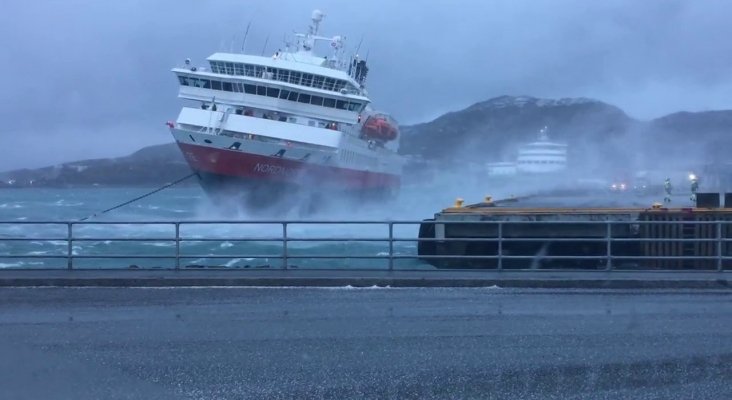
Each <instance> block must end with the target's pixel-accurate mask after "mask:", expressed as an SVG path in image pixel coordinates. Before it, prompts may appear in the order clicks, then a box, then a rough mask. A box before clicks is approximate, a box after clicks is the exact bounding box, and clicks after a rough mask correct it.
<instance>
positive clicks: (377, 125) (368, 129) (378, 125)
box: [361, 115, 399, 142]
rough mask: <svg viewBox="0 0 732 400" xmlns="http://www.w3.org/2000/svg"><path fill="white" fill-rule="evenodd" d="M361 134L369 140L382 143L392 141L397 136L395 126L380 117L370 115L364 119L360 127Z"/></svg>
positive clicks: (397, 132) (397, 131)
mask: <svg viewBox="0 0 732 400" xmlns="http://www.w3.org/2000/svg"><path fill="white" fill-rule="evenodd" d="M361 133H362V134H363V135H364V136H365V137H367V138H369V139H377V140H381V141H384V142H387V141H389V140H394V139H396V138H397V136H398V135H399V130H398V128H397V126H396V125H394V124H392V123H391V122H389V120H388V119H387V118H386V117H384V116H381V115H372V116H370V117H368V118H367V119H366V122H364V123H363V127H361Z"/></svg>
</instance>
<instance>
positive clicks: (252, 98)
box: [167, 10, 403, 207]
mask: <svg viewBox="0 0 732 400" xmlns="http://www.w3.org/2000/svg"><path fill="white" fill-rule="evenodd" d="M323 17H324V14H323V13H322V12H320V11H318V10H316V11H313V13H312V16H311V24H310V26H309V29H308V30H307V32H306V33H298V34H295V35H294V37H293V40H292V43H289V44H287V45H286V46H285V48H284V49H279V50H277V51H275V52H274V53H271V54H268V55H266V56H264V55H250V54H243V53H215V54H212V55H211V56H209V57H208V58H207V61H208V64H207V65H205V66H194V65H193V64H192V63H191V61H190V59H186V60H185V63H184V65H182V66H181V67H176V68H173V69H172V72H173V73H174V74H175V75H176V77H177V79H178V82H179V84H180V89H179V95H178V97H179V98H182V99H184V100H185V101H186V103H187V104H186V105H185V106H184V107H183V108H182V110H181V111H180V114H179V115H178V118H177V119H176V120H175V121H169V122H168V123H167V124H168V126H169V128H170V132H171V133H172V135H173V137H174V138H175V140H176V142H177V144H178V146H179V148H180V150H181V152H182V153H183V155H184V157H185V159H186V160H187V162H188V164H189V165H190V166H191V168H192V169H193V170H194V171H195V172H196V173H197V175H198V177H199V180H200V183H201V186H202V187H203V188H204V190H205V191H206V192H207V193H208V194H209V195H210V196H211V197H212V198H214V199H219V198H222V197H226V198H231V196H234V197H235V198H237V199H238V198H242V199H243V200H245V201H246V205H248V206H250V207H259V206H265V205H270V204H272V203H275V202H278V201H281V200H285V199H286V200H289V201H290V202H292V201H293V199H298V201H299V200H300V199H302V198H303V197H302V196H294V194H296V193H297V194H299V193H305V194H308V195H309V197H313V196H315V197H318V196H327V197H332V196H334V195H338V194H348V195H352V196H355V197H356V198H358V199H365V198H376V199H384V198H389V197H393V196H394V195H395V194H396V193H397V191H398V189H399V186H400V177H401V171H402V164H403V161H402V158H401V157H400V156H399V155H398V153H397V150H398V146H399V130H398V125H397V123H396V122H395V121H394V120H393V119H392V118H391V117H390V116H389V115H387V114H385V113H380V112H376V111H374V110H373V109H372V107H371V100H370V98H369V96H368V92H367V91H366V77H367V74H368V72H369V67H368V65H367V63H366V61H367V60H365V59H361V58H359V56H358V55H357V54H350V55H348V54H347V53H346V49H345V46H344V45H345V39H344V38H343V37H342V36H329V37H326V36H321V35H320V34H319V30H320V24H321V22H322V21H323ZM318 48H326V49H328V50H327V51H326V52H323V53H321V54H318V53H317V51H318Z"/></svg>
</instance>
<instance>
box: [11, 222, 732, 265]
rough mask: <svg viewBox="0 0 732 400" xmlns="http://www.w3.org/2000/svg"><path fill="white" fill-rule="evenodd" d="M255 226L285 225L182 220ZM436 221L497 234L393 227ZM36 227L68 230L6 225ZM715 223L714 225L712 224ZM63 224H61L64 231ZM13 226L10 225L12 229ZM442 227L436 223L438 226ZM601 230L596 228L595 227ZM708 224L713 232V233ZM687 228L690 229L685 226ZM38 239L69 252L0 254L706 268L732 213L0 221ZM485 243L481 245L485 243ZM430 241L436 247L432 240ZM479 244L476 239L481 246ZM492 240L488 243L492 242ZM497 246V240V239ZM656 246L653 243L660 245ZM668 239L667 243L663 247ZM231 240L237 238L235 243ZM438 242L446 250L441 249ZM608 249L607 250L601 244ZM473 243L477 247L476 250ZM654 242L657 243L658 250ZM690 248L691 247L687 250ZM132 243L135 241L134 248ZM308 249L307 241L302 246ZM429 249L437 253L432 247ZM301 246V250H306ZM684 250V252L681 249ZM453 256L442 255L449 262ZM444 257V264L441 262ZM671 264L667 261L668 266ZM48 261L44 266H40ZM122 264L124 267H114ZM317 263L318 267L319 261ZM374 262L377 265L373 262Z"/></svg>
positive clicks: (727, 254) (720, 253)
mask: <svg viewBox="0 0 732 400" xmlns="http://www.w3.org/2000/svg"><path fill="white" fill-rule="evenodd" d="M567 224H573V225H580V226H581V225H584V226H588V227H589V226H594V227H595V228H597V227H598V226H602V229H603V231H604V233H603V234H602V235H597V234H596V233H595V234H594V236H590V237H582V236H578V237H566V236H561V235H545V236H537V237H533V236H529V237H516V236H514V235H512V234H511V233H510V232H507V229H509V228H516V227H517V226H520V225H532V228H535V227H542V226H543V227H547V226H551V227H559V226H561V225H567ZM214 225H218V226H237V227H241V226H256V227H261V226H265V225H269V226H274V227H279V228H277V229H276V230H277V231H278V232H280V233H278V234H276V235H263V234H260V235H238V234H237V235H229V236H218V235H216V236H215V237H201V236H200V235H190V234H189V235H185V234H183V233H182V228H190V227H192V226H214ZM295 225H298V226H300V225H302V226H321V227H327V228H328V229H329V231H330V232H331V234H329V235H327V236H314V235H302V234H295V233H294V232H293V231H292V229H291V228H292V227H293V226H295ZM430 225H432V226H434V227H437V226H441V227H442V228H443V230H444V228H445V227H450V226H463V227H464V226H476V225H477V226H478V227H482V228H489V230H490V229H494V230H495V235H486V236H481V237H440V235H437V236H438V237H421V238H420V237H418V236H417V235H416V234H415V233H416V232H413V234H412V235H410V236H400V235H397V234H396V233H395V229H396V230H403V229H404V228H406V227H410V228H412V229H414V228H416V229H417V230H419V227H420V226H423V227H429V226H430ZM21 226H25V227H33V226H47V227H56V228H61V229H63V231H65V234H63V235H43V234H41V235H29V234H27V233H24V234H15V235H14V234H8V233H4V232H5V231H7V230H8V228H15V230H16V231H17V230H18V228H19V227H21ZM102 226H104V227H107V228H112V227H114V226H129V227H143V226H145V227H156V228H160V227H165V228H166V229H170V232H169V234H166V236H130V235H129V234H128V235H126V236H119V235H113V234H111V233H114V230H113V229H108V231H107V232H105V234H103V235H102V236H90V235H88V234H83V232H80V231H83V230H84V229H85V228H90V227H102ZM344 226H357V227H359V228H363V227H366V226H370V227H374V226H376V227H383V228H384V230H385V232H384V233H385V235H384V236H358V235H356V236H338V235H335V234H332V233H335V232H337V231H338V230H339V228H342V227H344ZM643 226H674V227H676V228H677V229H681V230H679V231H676V232H677V233H678V232H681V231H683V228H684V227H690V226H691V227H695V229H697V230H698V228H696V227H702V226H703V227H708V228H706V229H705V230H704V231H703V232H704V234H705V235H706V236H704V235H702V236H699V235H695V236H694V237H640V236H639V235H640V231H641V230H642V229H643V228H642V227H643ZM618 227H620V228H624V229H627V231H628V232H630V235H627V236H623V235H618V234H617V233H616V229H617V228H618ZM709 228H713V229H709ZM61 229H57V230H58V231H61ZM11 230H12V229H11ZM435 230H436V229H432V232H434V231H435ZM595 232H597V230H596V231H595ZM710 232H714V234H713V235H711V237H710ZM686 236H689V235H688V234H686ZM38 242H64V244H65V251H64V252H63V253H56V254H45V253H44V254H37V252H27V251H26V252H24V251H14V250H13V249H12V248H11V249H10V250H8V248H7V247H8V246H5V247H2V246H0V260H5V259H16V260H18V259H20V260H33V259H49V260H50V259H60V260H65V261H66V263H65V264H66V265H65V267H66V268H67V269H75V268H77V265H76V264H75V261H79V260H85V259H87V260H123V259H128V260H131V259H149V260H162V259H166V260H172V261H173V265H172V266H171V267H167V268H170V269H182V268H190V267H192V265H183V264H182V262H183V261H185V260H196V259H203V260H225V259H229V260H232V259H242V258H247V259H266V260H270V259H278V260H279V261H280V263H279V265H275V266H272V265H268V266H267V267H270V268H281V269H288V268H294V267H296V266H294V265H293V264H291V263H292V262H294V261H296V260H303V259H308V260H311V261H313V260H325V259H330V260H340V261H344V260H357V259H362V260H381V261H386V263H387V266H386V269H388V270H394V269H400V270H410V269H425V267H428V268H430V264H432V265H436V266H438V267H444V268H452V269H475V268H490V269H498V270H501V269H509V268H510V269H530V270H534V269H542V270H546V269H573V267H572V265H574V264H577V263H578V262H583V263H579V264H581V265H582V266H580V267H577V268H574V269H601V270H608V271H612V270H618V269H622V270H627V269H629V268H630V269H664V270H676V269H688V268H691V269H706V270H710V269H711V270H719V271H722V270H725V269H726V268H727V269H729V268H731V267H732V245H730V244H728V243H730V242H732V221H703V220H693V221H547V222H536V221H432V220H423V221H376V220H372V221H363V220H356V221H348V220H344V221H327V220H321V221H315V220H312V221H308V220H287V221H285V220H258V221H223V220H209V221H88V222H76V221H73V222H72V221H0V244H2V243H20V244H23V243H25V244H27V243H38ZM90 242H120V243H138V244H140V243H149V242H155V243H169V244H171V246H172V247H173V249H174V253H173V254H142V255H139V254H138V255H136V254H115V253H109V254H78V252H77V251H76V249H75V246H76V245H78V244H82V243H90ZM207 242H221V243H223V242H233V243H273V244H278V245H279V246H278V247H279V248H280V251H279V252H278V253H272V254H257V253H252V252H247V253H233V254H215V253H211V252H209V253H207V254H201V253H185V252H183V247H184V246H185V245H187V244H200V243H207ZM308 242H320V243H341V244H343V243H368V244H382V245H384V246H385V251H382V252H378V253H377V254H368V255H364V254H348V253H343V252H341V253H339V254H335V253H312V252H311V254H298V252H293V251H292V250H293V249H295V248H296V247H293V246H294V245H296V244H298V243H308ZM404 243H416V244H417V246H411V247H409V248H406V247H404V246H400V245H401V244H404ZM542 243H549V244H551V245H552V246H562V245H563V244H565V245H569V246H576V247H577V251H574V252H573V251H572V249H570V248H565V249H564V250H565V251H566V250H569V252H568V253H567V252H563V253H561V254H556V253H542V251H541V249H542V246H541V244H542ZM687 243H688V244H691V245H692V247H693V248H689V247H684V246H683V245H684V244H687ZM453 245H455V246H456V247H454V248H452V249H450V246H453ZM481 245H482V246H483V247H480V246H481ZM531 245H534V247H536V246H538V247H539V250H540V251H537V252H534V253H531V254H517V253H516V249H517V248H523V247H522V246H524V247H526V246H528V247H531ZM587 245H595V247H594V248H593V249H592V251H589V252H588V251H587V249H586V247H587ZM628 245H634V246H637V247H634V248H640V249H645V248H646V247H643V246H650V247H647V248H648V249H651V250H653V251H651V252H650V254H649V252H648V251H640V252H637V253H632V254H631V253H628V254H625V253H623V252H622V251H620V252H619V251H618V249H622V248H623V247H624V246H625V247H629V246H628ZM420 246H423V247H425V248H428V251H423V252H421V254H420V252H419V251H415V248H417V249H418V248H420ZM430 246H432V247H430ZM476 246H477V247H476ZM486 246H489V247H486ZM493 246H495V248H494V247H493ZM654 246H655V247H654ZM664 246H665V247H664ZM232 247H233V245H232ZM437 247H440V248H441V250H440V251H437V249H436V248H437ZM600 248H601V249H602V250H601V251H600V250H598V249H600ZM446 249H447V250H446ZM475 249H479V250H480V251H478V252H477V253H478V254H476V252H475ZM654 249H655V250H654ZM689 249H691V250H689ZM131 250H133V251H134V249H131ZM300 250H302V249H300ZM430 251H432V252H433V254H430ZM299 253H302V251H300V252H299ZM679 253H681V254H679ZM401 260H412V261H419V262H421V264H418V265H417V266H415V265H414V264H413V265H411V266H409V265H408V266H406V267H398V266H396V265H395V264H396V262H398V261H401ZM446 261H447V262H448V263H446V264H445V263H444V262H446ZM512 261H513V262H516V261H531V263H529V264H523V267H522V266H519V267H516V266H508V265H507V263H509V262H512ZM537 261H538V262H547V261H557V262H559V263H567V264H569V266H566V267H563V266H561V265H559V266H556V265H557V264H555V265H554V266H549V267H544V266H541V265H537ZM646 261H653V262H656V263H658V262H662V261H669V262H670V261H674V262H697V263H701V264H698V265H703V266H704V267H702V268H698V267H696V268H695V267H685V266H684V265H683V264H679V265H680V267H668V265H670V264H663V263H660V264H659V265H661V266H660V267H658V266H656V267H653V266H650V267H649V266H648V265H647V264H645V262H646ZM441 263H442V264H441ZM664 265H666V267H664ZM40 268H43V267H40ZM113 268H120V267H113ZM317 268H318V267H317V266H316V267H314V269H317ZM340 268H343V269H359V268H352V267H349V266H348V265H346V264H345V263H344V264H343V265H342V266H340ZM367 269H374V268H367Z"/></svg>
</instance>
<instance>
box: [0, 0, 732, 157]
mask: <svg viewBox="0 0 732 400" xmlns="http://www.w3.org/2000/svg"><path fill="white" fill-rule="evenodd" d="M314 8H319V9H321V10H323V11H324V12H325V13H326V18H325V21H324V23H323V28H322V32H323V33H324V34H326V35H336V34H341V35H345V36H346V37H347V39H348V42H349V44H350V45H351V46H355V45H356V44H357V43H358V42H359V40H360V39H361V37H363V38H364V40H363V45H362V48H361V51H360V53H361V55H362V56H363V55H365V54H366V53H367V52H368V54H369V63H370V65H371V70H370V73H369V82H368V86H369V90H370V93H371V96H372V99H373V100H374V102H375V106H376V107H377V108H380V109H383V110H385V111H388V112H391V113H392V114H393V115H394V116H395V117H396V118H397V119H398V120H399V121H400V122H402V123H415V122H422V121H426V120H429V119H432V118H434V117H436V116H438V115H440V114H442V113H443V112H447V111H452V110H457V109H460V108H463V107H465V106H468V105H470V104H472V103H474V102H477V101H481V100H485V99H488V98H490V97H495V96H499V95H503V94H512V95H523V94H526V95H533V96H538V97H573V96H584V97H593V98H597V99H600V100H603V101H606V102H609V103H612V104H615V105H617V106H619V107H621V108H623V109H624V110H625V111H626V112H628V113H629V114H630V115H631V116H633V117H636V118H641V119H650V118H654V117H658V116H661V115H663V114H666V113H670V112H674V111H678V110H692V111H695V110H707V109H727V108H732V98H730V95H729V93H732V68H731V67H730V66H731V65H732V42H730V41H729V38H730V37H732V24H729V16H730V15H732V2H729V1H724V0H719V1H713V0H707V1H704V0H688V1H677V0H663V1H661V0H658V1H656V0H643V1H639V0H628V1H621V0H617V1H602V2H597V1H589V0H523V1H519V0H514V1H509V0H505V1H494V0H475V1H467V0H466V1H447V0H444V1H443V0H431V1H426V0H423V1H393V0H371V1H363V2H355V1H336V0H319V1H305V0H291V1H274V0H263V1H244V0H236V1H235V0H206V1H202V0H155V1H150V0H124V1H106V0H105V1H102V0H87V1H82V0H58V1H52V0H45V1H43V0H36V1H24V0H4V1H3V11H2V13H1V14H0V51H2V53H3V54H2V59H1V60H2V62H0V75H1V76H3V78H4V88H3V90H2V91H0V101H1V102H2V107H1V108H0V118H2V121H3V125H2V127H1V128H0V137H2V138H3V147H2V157H0V171H2V170H7V169H11V168H20V167H36V166H42V165H51V164H54V163H58V162H63V161H71V160H76V159H80V158H90V157H108V156H119V155H124V154H128V153H130V152H132V151H134V150H136V149H138V148H141V147H144V146H146V145H150V144H156V143H164V142H168V141H170V140H171V138H170V136H169V133H168V132H167V130H166V129H165V126H164V121H166V120H169V119H174V118H175V116H176V115H177V112H178V110H179V107H180V104H181V103H180V101H179V100H178V99H177V98H176V94H177V93H176V91H177V87H176V81H175V79H174V77H173V75H172V73H170V71H169V70H170V68H171V67H173V66H175V65H176V64H180V63H181V60H183V59H184V58H186V57H190V58H192V59H193V60H194V62H195V63H202V62H203V60H204V59H205V58H206V57H207V56H208V55H210V54H211V53H213V52H215V51H220V50H224V51H225V50H229V49H231V48H233V49H235V50H238V49H241V41H242V38H243V33H244V29H245V27H246V25H247V23H248V22H249V21H252V26H251V30H250V33H249V37H248V38H247V49H246V50H247V52H255V53H259V52H261V51H262V48H263V44H264V42H265V40H266V38H267V37H268V36H269V41H268V46H267V49H266V53H267V54H271V53H272V52H274V51H275V50H277V48H278V47H282V37H283V34H285V33H291V32H292V30H293V29H298V30H303V29H305V28H306V27H307V24H308V22H309V21H308V19H309V16H310V12H311V11H312V9H314Z"/></svg>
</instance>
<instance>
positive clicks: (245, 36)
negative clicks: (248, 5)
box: [241, 21, 252, 53]
mask: <svg viewBox="0 0 732 400" xmlns="http://www.w3.org/2000/svg"><path fill="white" fill-rule="evenodd" d="M250 26H252V21H249V23H248V24H247V30H246V31H244V40H242V41H241V52H242V53H243V52H244V46H245V45H246V43H247V35H249V27H250Z"/></svg>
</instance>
